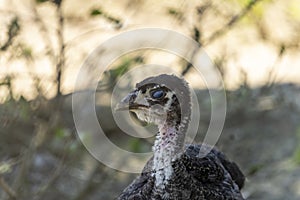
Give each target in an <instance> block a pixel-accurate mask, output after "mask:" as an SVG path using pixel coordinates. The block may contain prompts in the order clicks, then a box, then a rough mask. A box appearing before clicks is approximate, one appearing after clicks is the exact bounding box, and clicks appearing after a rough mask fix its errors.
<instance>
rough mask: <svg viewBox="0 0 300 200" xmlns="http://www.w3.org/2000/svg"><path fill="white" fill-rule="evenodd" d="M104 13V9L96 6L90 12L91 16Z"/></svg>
mask: <svg viewBox="0 0 300 200" xmlns="http://www.w3.org/2000/svg"><path fill="white" fill-rule="evenodd" d="M102 14H103V12H102V10H100V9H96V8H95V9H92V10H91V12H90V15H91V16H97V15H102Z"/></svg>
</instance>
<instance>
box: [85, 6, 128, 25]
mask: <svg viewBox="0 0 300 200" xmlns="http://www.w3.org/2000/svg"><path fill="white" fill-rule="evenodd" d="M90 16H92V17H95V16H102V17H103V18H104V19H106V20H107V21H109V22H111V23H114V24H116V25H120V24H122V22H121V20H120V19H119V18H117V17H114V16H112V15H110V14H108V13H107V12H104V11H103V10H102V9H101V8H93V9H92V10H91V11H90Z"/></svg>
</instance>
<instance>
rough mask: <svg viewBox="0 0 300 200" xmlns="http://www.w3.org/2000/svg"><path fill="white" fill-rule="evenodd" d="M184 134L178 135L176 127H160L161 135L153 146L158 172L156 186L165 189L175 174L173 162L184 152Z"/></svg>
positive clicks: (154, 166)
mask: <svg viewBox="0 0 300 200" xmlns="http://www.w3.org/2000/svg"><path fill="white" fill-rule="evenodd" d="M181 135H182V133H181V134H180V133H178V130H177V128H176V127H175V126H167V125H163V126H160V127H159V133H158V134H157V136H156V140H155V143H154V146H153V151H154V160H153V162H154V163H153V170H154V171H155V172H156V173H155V174H153V175H154V176H155V180H156V182H155V184H156V186H157V187H161V188H164V185H165V184H166V183H167V182H168V180H169V179H170V178H171V176H172V173H173V168H172V164H171V163H172V161H174V160H176V159H177V158H178V157H179V156H180V155H181V152H182V148H183V147H182V146H183V145H182V140H184V138H181V137H182V136H181Z"/></svg>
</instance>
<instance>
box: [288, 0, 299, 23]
mask: <svg viewBox="0 0 300 200" xmlns="http://www.w3.org/2000/svg"><path fill="white" fill-rule="evenodd" d="M287 13H288V14H289V15H290V16H291V17H292V19H294V20H297V21H300V6H299V1H298V0H292V1H290V3H289V5H288V9H287Z"/></svg>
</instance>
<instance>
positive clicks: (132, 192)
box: [118, 144, 245, 200]
mask: <svg viewBox="0 0 300 200" xmlns="http://www.w3.org/2000/svg"><path fill="white" fill-rule="evenodd" d="M201 147H202V148H208V146H207V145H204V144H202V145H192V144H190V145H186V146H185V151H184V153H182V154H181V155H180V157H179V158H177V159H176V160H174V161H172V168H173V170H174V171H173V173H172V177H171V178H170V180H169V181H168V183H167V184H166V185H165V188H164V189H161V188H158V187H156V185H155V176H153V174H155V173H156V172H155V171H153V170H152V168H153V167H152V165H153V158H151V159H150V160H149V161H148V162H147V164H146V165H145V167H144V169H143V172H142V173H141V175H140V176H138V177H137V178H136V179H135V180H134V181H133V182H132V183H131V184H130V185H129V186H128V187H127V188H126V189H125V190H124V191H123V193H122V194H121V195H120V196H119V197H118V199H119V200H150V199H151V200H184V199H189V200H243V199H244V198H243V197H242V195H241V193H240V189H241V188H242V187H243V185H244V180H245V177H244V175H243V173H242V172H241V171H240V169H239V167H238V166H237V165H236V164H235V163H234V162H231V161H229V160H228V159H227V157H226V156H225V155H224V154H223V153H222V152H220V151H218V150H217V149H215V148H213V149H212V150H211V151H210V152H209V153H208V154H207V155H205V156H204V157H203V155H202V153H201V151H200V149H201Z"/></svg>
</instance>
